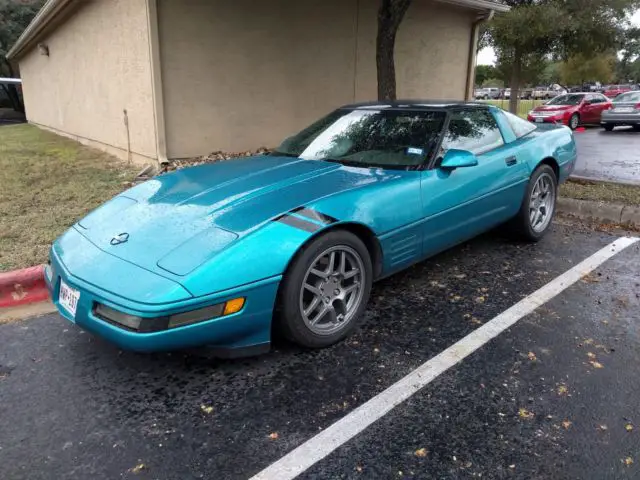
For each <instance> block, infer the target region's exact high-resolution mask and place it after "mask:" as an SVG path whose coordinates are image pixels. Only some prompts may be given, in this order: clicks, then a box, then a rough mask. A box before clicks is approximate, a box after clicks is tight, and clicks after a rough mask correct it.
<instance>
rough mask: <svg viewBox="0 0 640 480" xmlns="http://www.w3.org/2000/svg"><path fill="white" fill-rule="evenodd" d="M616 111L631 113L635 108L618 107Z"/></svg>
mask: <svg viewBox="0 0 640 480" xmlns="http://www.w3.org/2000/svg"><path fill="white" fill-rule="evenodd" d="M614 112H616V113H631V112H633V108H631V107H618V108H616V109H615V110H614Z"/></svg>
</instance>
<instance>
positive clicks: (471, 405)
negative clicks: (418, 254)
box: [0, 224, 640, 480]
mask: <svg viewBox="0 0 640 480" xmlns="http://www.w3.org/2000/svg"><path fill="white" fill-rule="evenodd" d="M614 239H615V236H614V235H612V234H608V233H603V232H593V231H590V230H587V229H584V228H582V227H578V226H576V225H572V224H566V225H557V226H555V227H554V229H553V232H552V234H551V235H549V236H548V237H547V238H545V239H544V240H543V241H542V242H540V243H539V244H536V245H530V244H522V243H516V242H513V241H512V240H510V239H508V238H505V237H503V236H502V235H501V234H500V232H491V233H490V234H487V235H484V236H482V237H480V238H478V239H476V240H474V241H472V242H469V243H467V244H465V245H462V246H460V247H457V248H455V249H453V250H451V251H449V252H446V253H444V254H442V255H439V256H438V257H436V258H434V259H432V260H429V261H427V262H424V263H422V264H420V265H418V266H416V267H414V268H412V269H410V270H408V271H406V272H404V273H401V274H398V275H395V276H393V277H391V278H389V279H386V280H384V281H382V282H380V283H379V284H377V285H376V286H375V287H374V292H373V294H372V303H371V306H370V308H369V309H368V311H367V315H366V319H365V321H364V324H363V325H362V328H361V329H360V330H359V331H358V332H357V333H356V334H355V335H354V336H353V337H351V338H350V339H348V341H346V342H344V343H341V344H339V345H336V346H334V347H332V348H329V349H326V350H322V351H306V350H302V349H298V348H295V347H293V346H289V345H286V344H280V343H279V344H278V345H277V346H276V348H275V350H274V351H273V352H272V353H270V354H267V355H263V356H260V357H254V358H249V359H244V360H236V361H220V360H211V359H205V358H202V357H195V356H191V355H186V354H182V353H174V354H157V355H139V354H132V353H128V352H122V351H119V350H118V349H116V348H114V347H113V346H111V345H110V344H107V343H105V342H103V341H101V340H99V339H97V338H95V337H92V336H91V335H89V334H87V333H83V332H82V331H80V330H79V329H78V328H77V327H75V326H74V325H72V324H69V323H68V322H66V321H64V320H62V319H61V318H60V317H58V316H56V315H49V316H45V317H41V318H37V319H31V320H26V321H24V322H18V323H13V324H7V325H0V345H2V349H1V350H0V419H1V420H0V478H7V479H12V480H13V479H51V478H65V479H67V478H68V479H86V478H96V479H99V478H106V479H111V478H149V479H151V478H153V479H156V478H157V479H195V478H207V479H215V480H218V479H221V480H222V479H246V478H248V477H250V476H251V475H253V474H255V473H257V472H258V471H260V470H261V469H263V468H265V467H266V466H268V465H269V464H270V463H272V462H274V461H276V460H277V459H278V458H280V457H281V456H282V455H284V454H286V453H287V452H289V451H290V450H292V449H293V448H295V447H296V446H298V445H299V444H301V443H302V442H304V441H305V440H307V439H309V438H311V437H312V436H313V435H315V434H316V433H317V432H318V431H320V430H322V429H324V428H326V427H327V426H328V425H330V424H331V423H333V422H334V421H336V420H338V419H340V418H342V417H343V416H344V415H345V414H347V413H348V412H350V411H351V410H353V409H354V408H355V407H357V406H358V405H360V404H362V403H364V402H366V401H367V400H368V399H370V398H371V397H373V396H374V395H376V394H377V393H379V392H381V391H382V390H384V389H385V388H387V387H388V386H390V385H391V384H392V383H394V382H395V381H397V380H399V379H400V378H402V377H403V376H405V375H406V374H407V373H409V372H410V371H411V370H413V369H414V368H416V367H417V366H418V365H420V364H422V363H423V362H425V361H426V360H428V359H430V358H432V357H433V356H435V355H437V354H438V353H439V352H441V351H442V350H444V349H445V348H447V347H449V346H450V345H451V344H453V343H455V342H456V341H458V340H459V339H461V338H463V337H464V336H465V335H467V334H469V333H470V332H472V331H473V330H475V329H476V328H477V327H478V326H479V325H482V324H483V323H484V322H487V321H489V320H491V319H492V318H493V317H495V316H496V315H498V314H499V313H501V312H502V311H504V310H505V309H507V308H508V307H510V306H511V305H513V304H514V303H516V302H518V301H519V300H520V299H521V298H523V297H525V296H526V295H528V294H530V293H532V292H533V291H535V290H536V289H538V288H540V287H541V286H543V285H545V284H546V283H548V282H549V281H551V280H552V279H553V278H555V277H557V276H558V275H559V274H561V273H563V272H565V271H566V270H568V269H569V268H571V267H572V266H574V265H575V264H577V263H579V262H580V261H582V260H584V259H585V258H586V257H588V256H590V255H592V254H593V253H594V252H596V251H597V250H599V249H600V248H602V247H603V246H605V245H607V244H609V243H610V242H611V241H613V240H614ZM639 296H640V248H639V247H638V244H636V245H634V246H632V247H630V248H628V249H627V250H625V251H624V252H622V253H620V254H618V255H617V256H615V257H613V258H612V259H611V260H609V261H607V262H606V263H605V264H604V265H602V266H601V267H600V268H598V269H597V271H596V272H595V273H593V274H592V275H589V276H588V277H585V278H584V279H583V280H582V281H580V282H578V283H576V284H574V285H573V286H571V287H570V288H569V289H568V290H566V291H565V292H563V293H561V294H560V295H558V296H557V297H555V298H554V299H553V300H551V301H550V302H548V303H547V304H545V305H543V306H542V307H540V308H539V309H538V310H536V311H535V312H534V313H532V314H531V315H529V316H527V317H525V318H523V319H522V320H521V321H520V322H519V323H518V324H516V325H515V326H514V327H512V328H511V329H510V330H508V331H507V332H505V333H504V334H502V335H500V336H499V337H497V338H496V339H495V340H493V341H492V342H490V343H489V344H487V345H486V346H484V347H483V348H481V349H479V350H478V351H477V352H475V353H474V354H472V355H471V356H470V357H469V358H467V359H466V360H464V361H463V362H462V363H461V364H459V365H457V366H455V367H453V368H452V369H450V370H449V371H447V372H445V373H444V374H443V375H441V376H440V377H439V378H437V379H436V380H435V381H434V382H433V383H431V384H430V385H428V386H427V387H425V388H424V389H423V390H421V391H420V392H418V393H417V394H416V395H414V396H413V397H412V398H411V399H410V400H408V401H407V402H406V403H405V404H402V405H400V406H398V407H397V408H396V409H394V410H393V411H392V412H391V413H390V414H388V415H387V416H386V417H384V418H382V419H381V420H380V421H379V422H377V423H376V424H374V425H373V426H372V427H370V428H369V429H367V430H365V431H364V432H362V433H361V434H359V435H358V436H356V437H355V438H354V439H352V440H351V441H349V442H347V443H346V444H345V445H343V446H342V447H340V448H338V449H337V450H336V451H335V452H333V453H332V454H331V455H330V456H329V457H327V458H326V459H324V460H322V461H321V462H319V463H317V464H316V465H314V466H313V467H312V468H311V469H310V470H308V471H307V472H305V473H304V474H303V475H302V476H301V478H308V479H312V478H313V479H334V478H363V479H373V478H381V479H386V478H425V479H429V478H451V479H457V478H477V477H479V476H480V475H481V476H482V477H483V478H594V479H603V478H634V477H635V476H636V475H640V468H639V467H640V437H639V436H638V435H640V402H638V398H639V394H640V378H639V376H638V375H637V368H638V367H637V365H638V364H639V362H638V360H639V357H640V330H639V322H640V298H639ZM628 425H630V426H631V430H630V431H629V427H628ZM423 449H424V450H423ZM631 462H633V463H631Z"/></svg>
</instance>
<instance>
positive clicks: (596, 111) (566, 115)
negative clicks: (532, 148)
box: [527, 93, 611, 130]
mask: <svg viewBox="0 0 640 480" xmlns="http://www.w3.org/2000/svg"><path fill="white" fill-rule="evenodd" d="M610 108H611V100H610V99H608V98H607V97H605V96H604V95H602V94H601V93H568V94H566V95H560V96H557V97H555V98H553V99H551V100H549V101H548V102H547V103H545V104H544V105H540V106H539V107H536V108H534V109H533V110H531V111H530V112H529V115H527V120H529V121H530V122H533V123H544V122H547V123H562V124H563V125H567V126H568V127H569V128H571V130H575V129H576V128H578V126H579V125H584V124H587V123H592V124H598V125H599V124H600V115H602V112H603V111H604V110H608V109H610Z"/></svg>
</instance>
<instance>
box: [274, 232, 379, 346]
mask: <svg viewBox="0 0 640 480" xmlns="http://www.w3.org/2000/svg"><path fill="white" fill-rule="evenodd" d="M372 272H373V267H372V264H371V257H370V255H369V252H368V250H367V247H366V246H365V245H364V243H363V242H362V240H360V239H359V238H358V237H357V236H356V235H354V234H352V233H350V232H347V231H344V230H335V231H331V232H329V233H326V234H324V235H321V236H319V237H318V238H316V239H314V240H313V241H312V242H311V243H310V244H309V245H307V246H305V247H304V248H303V249H302V250H301V251H300V252H299V253H298V255H297V256H296V257H295V259H294V260H293V262H292V264H291V265H290V267H289V268H288V269H287V272H286V274H285V276H284V280H283V283H282V286H281V289H280V294H279V298H278V307H277V322H278V326H279V327H280V330H281V331H282V333H283V334H284V336H285V337H287V338H288V339H289V340H291V341H293V342H295V343H297V344H299V345H302V346H304V347H309V348H322V347H328V346H329V345H332V344H334V343H337V342H339V341H340V340H342V339H343V338H345V337H346V336H347V335H349V334H350V333H351V332H352V331H353V329H354V328H355V327H356V326H357V324H358V320H359V319H360V317H361V316H362V313H363V312H364V310H365V308H366V305H367V302H368V300H369V293H370V291H371V283H372V280H373V273H372Z"/></svg>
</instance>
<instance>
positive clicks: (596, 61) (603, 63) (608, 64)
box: [560, 53, 616, 85]
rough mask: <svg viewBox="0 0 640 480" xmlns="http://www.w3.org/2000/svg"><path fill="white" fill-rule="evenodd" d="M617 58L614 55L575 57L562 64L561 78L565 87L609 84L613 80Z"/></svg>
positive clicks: (578, 55) (581, 55)
mask: <svg viewBox="0 0 640 480" xmlns="http://www.w3.org/2000/svg"><path fill="white" fill-rule="evenodd" d="M615 58H616V57H615V55H614V54H600V55H595V56H590V55H585V54H583V53H580V54H577V55H573V56H572V57H569V59H568V60H567V61H566V62H563V63H561V64H560V78H561V79H562V82H563V83H564V84H565V85H583V84H584V83H585V82H600V83H609V82H610V81H611V80H612V79H613V73H614V72H613V68H614V65H615Z"/></svg>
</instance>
